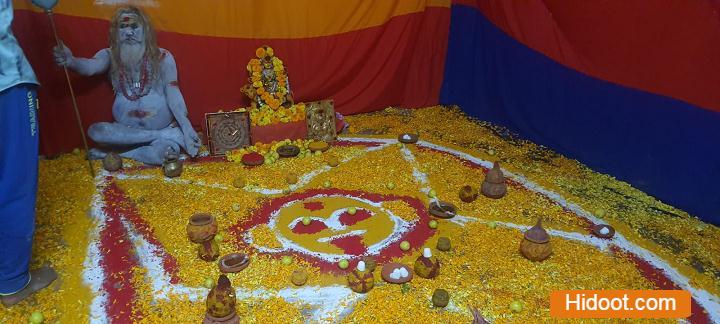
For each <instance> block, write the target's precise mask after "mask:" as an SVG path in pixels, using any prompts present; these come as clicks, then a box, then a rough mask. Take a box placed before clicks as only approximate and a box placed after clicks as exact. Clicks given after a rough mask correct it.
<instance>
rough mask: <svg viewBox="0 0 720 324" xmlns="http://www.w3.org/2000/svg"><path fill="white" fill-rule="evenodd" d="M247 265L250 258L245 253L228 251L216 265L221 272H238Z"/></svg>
mask: <svg viewBox="0 0 720 324" xmlns="http://www.w3.org/2000/svg"><path fill="white" fill-rule="evenodd" d="M248 265H250V258H249V257H248V256H247V254H242V253H230V254H228V255H225V256H223V257H222V258H220V261H218V266H219V267H220V272H222V273H235V272H240V271H242V270H244V269H245V268H247V267H248Z"/></svg>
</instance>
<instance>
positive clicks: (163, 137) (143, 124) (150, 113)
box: [54, 7, 201, 164]
mask: <svg viewBox="0 0 720 324" xmlns="http://www.w3.org/2000/svg"><path fill="white" fill-rule="evenodd" d="M54 55H55V61H56V63H57V64H59V65H61V66H67V67H68V68H70V69H72V70H73V71H75V72H77V73H79V74H81V75H86V76H90V75H96V74H100V73H105V72H108V71H109V75H110V80H111V82H112V86H113V90H114V91H115V102H114V104H113V107H112V113H113V117H114V118H115V122H112V123H108V122H100V123H96V124H93V125H91V126H90V128H89V129H88V135H89V136H90V138H92V139H93V141H95V142H97V143H98V144H100V145H101V147H102V148H103V149H109V150H114V151H120V155H121V156H123V157H126V158H130V159H134V160H137V161H141V162H144V163H147V164H161V163H162V162H163V160H164V159H165V157H166V155H168V154H178V153H180V149H181V148H182V149H184V150H185V151H186V152H187V153H188V154H190V155H191V156H195V155H197V153H198V150H199V148H200V145H201V142H200V139H199V137H198V135H197V133H196V132H195V130H194V129H193V127H192V125H191V124H190V120H189V119H188V117H187V107H186V106H185V100H184V99H183V96H182V94H181V93H180V89H179V87H178V82H177V67H176V65H175V59H174V58H173V56H172V55H171V54H170V52H169V51H167V50H165V49H162V48H158V46H157V44H156V42H155V32H154V30H153V28H152V26H151V24H150V21H149V20H148V18H147V16H145V14H144V13H143V12H142V11H141V10H140V9H138V8H136V7H122V8H120V9H118V10H117V11H116V13H115V15H114V17H113V19H112V21H111V24H110V47H109V48H104V49H102V50H100V51H98V52H97V53H96V54H95V56H94V57H92V58H78V57H74V56H73V55H72V52H71V51H70V49H69V48H67V47H66V46H65V45H63V46H62V47H56V48H55V50H54ZM106 153H107V151H104V150H102V149H93V150H91V152H90V157H91V158H96V159H99V158H103V157H104V156H105V154H106Z"/></svg>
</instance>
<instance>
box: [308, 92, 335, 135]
mask: <svg viewBox="0 0 720 324" xmlns="http://www.w3.org/2000/svg"><path fill="white" fill-rule="evenodd" d="M305 121H306V122H307V133H308V135H307V137H308V139H314V140H319V141H325V142H332V141H334V140H335V138H336V137H337V130H336V129H335V105H334V104H333V101H332V100H321V101H315V102H310V103H307V104H306V106H305Z"/></svg>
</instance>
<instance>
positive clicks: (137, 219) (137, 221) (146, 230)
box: [103, 181, 180, 284]
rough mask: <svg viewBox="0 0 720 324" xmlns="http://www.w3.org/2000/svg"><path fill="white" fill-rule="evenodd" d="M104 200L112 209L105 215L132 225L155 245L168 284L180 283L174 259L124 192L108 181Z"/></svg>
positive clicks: (113, 182) (114, 183)
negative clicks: (168, 278) (121, 219)
mask: <svg viewBox="0 0 720 324" xmlns="http://www.w3.org/2000/svg"><path fill="white" fill-rule="evenodd" d="M103 194H104V198H105V201H106V203H107V205H108V206H112V209H111V210H109V211H107V215H108V216H109V217H112V218H114V219H119V218H120V217H122V218H123V219H125V220H127V221H128V222H130V224H132V226H133V228H134V229H135V231H137V232H138V234H140V235H142V236H143V238H144V239H145V240H147V241H148V243H150V244H153V245H155V247H156V248H157V249H156V250H155V255H156V256H157V257H159V258H160V259H161V260H162V263H163V270H164V271H165V273H166V274H168V275H169V276H170V283H172V284H176V283H180V277H179V276H178V272H179V269H178V264H177V260H176V259H175V257H173V256H172V255H171V254H169V253H167V251H166V250H165V247H164V246H163V244H162V243H160V241H159V240H158V239H157V236H155V232H154V231H153V229H152V227H151V226H150V225H149V224H148V223H147V222H146V221H145V220H144V219H143V218H142V217H141V216H140V212H139V211H138V210H137V206H136V205H135V204H134V203H133V202H132V201H131V200H130V198H129V197H128V196H127V195H126V194H125V192H124V191H123V190H122V189H120V187H118V185H117V183H116V182H115V181H109V182H108V186H107V187H106V188H105V191H104V193H103Z"/></svg>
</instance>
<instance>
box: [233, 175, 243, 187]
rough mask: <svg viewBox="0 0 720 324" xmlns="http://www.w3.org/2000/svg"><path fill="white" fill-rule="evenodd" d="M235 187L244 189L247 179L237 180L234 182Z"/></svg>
mask: <svg viewBox="0 0 720 324" xmlns="http://www.w3.org/2000/svg"><path fill="white" fill-rule="evenodd" d="M233 187H235V188H244V187H245V178H243V177H237V178H235V180H233Z"/></svg>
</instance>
